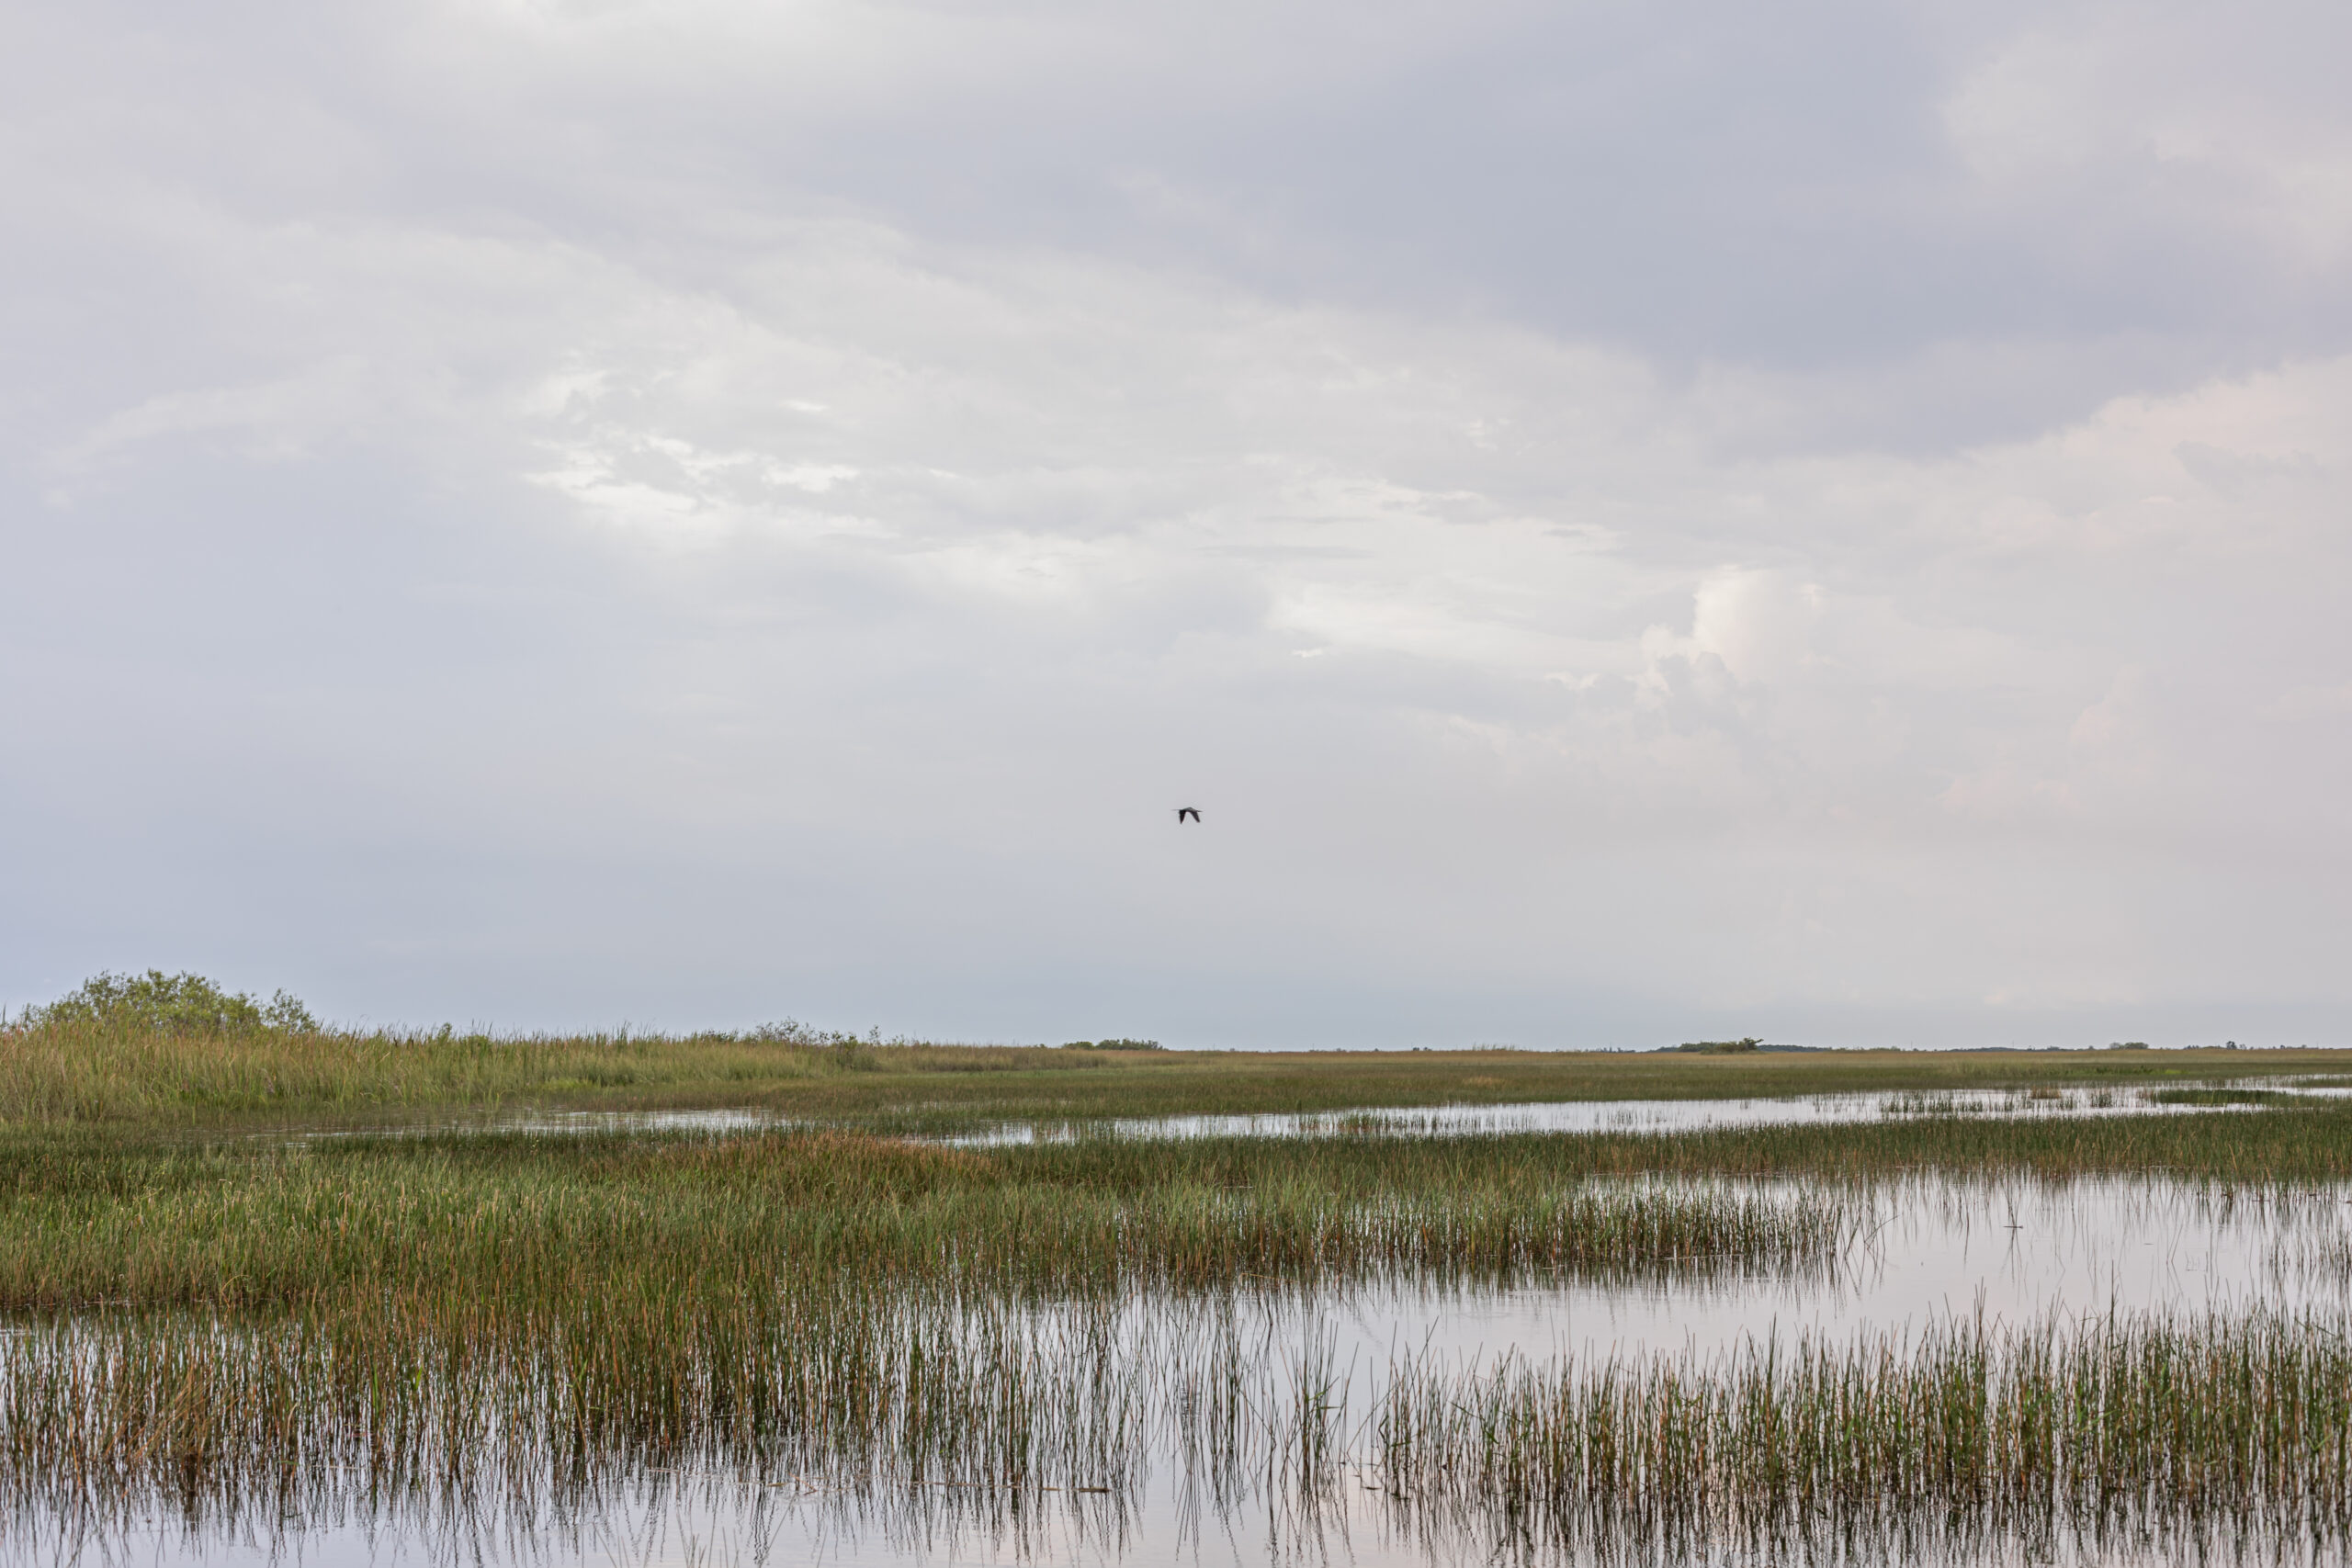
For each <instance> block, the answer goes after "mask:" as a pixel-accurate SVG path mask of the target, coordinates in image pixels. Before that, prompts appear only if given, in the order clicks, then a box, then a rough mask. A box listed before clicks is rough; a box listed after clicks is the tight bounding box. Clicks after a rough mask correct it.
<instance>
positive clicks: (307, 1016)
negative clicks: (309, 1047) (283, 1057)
mask: <svg viewBox="0 0 2352 1568" xmlns="http://www.w3.org/2000/svg"><path fill="white" fill-rule="evenodd" d="M28 1021H30V1022H31V1023H33V1024H35V1025H36V1026H43V1025H66V1026H71V1025H76V1024H78V1025H82V1026H84V1027H91V1026H95V1027H97V1028H102V1029H119V1030H124V1031H130V1032H142V1033H153V1034H175V1035H215V1034H256V1033H260V1032H265V1031H268V1032H277V1033H297V1032H300V1033H314V1032H317V1031H318V1028H319V1021H318V1020H317V1019H315V1018H313V1017H311V1010H310V1009H309V1008H306V1007H304V1006H303V1005H302V1003H301V1001H300V999H299V998H295V997H292V996H289V995H288V994H287V993H286V992H284V991H279V992H277V994H276V995H275V996H273V997H271V998H269V1000H268V1001H266V1002H257V1001H255V1000H254V998H252V997H251V996H249V995H247V994H246V993H244V992H243V991H235V992H231V991H224V990H222V989H221V988H220V987H219V986H217V985H215V984H214V983H213V982H212V981H210V980H208V979H206V978H205V977H204V976H201V975H196V974H183V975H166V974H164V972H163V971H162V970H161V969H150V970H148V971H147V973H145V974H144V975H115V974H101V975H97V976H94V977H92V978H90V979H87V980H85V981H83V982H82V984H81V987H80V988H78V989H76V990H74V991H71V992H69V993H67V994H66V995H64V996H62V997H60V998H58V999H57V1000H55V1001H53V1002H51V1003H50V1004H49V1005H48V1006H47V1007H42V1008H35V1009H33V1010H32V1011H31V1014H30V1016H29V1019H28Z"/></svg>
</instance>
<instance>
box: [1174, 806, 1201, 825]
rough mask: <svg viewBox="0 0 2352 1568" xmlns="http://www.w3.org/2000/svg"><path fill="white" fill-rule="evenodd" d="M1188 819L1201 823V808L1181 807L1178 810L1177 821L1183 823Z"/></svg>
mask: <svg viewBox="0 0 2352 1568" xmlns="http://www.w3.org/2000/svg"><path fill="white" fill-rule="evenodd" d="M1187 817H1189V818H1192V819H1193V821H1195V822H1197V821H1199V820H1200V819H1201V808H1200V807H1197V806H1180V807H1177V808H1176V820H1177V821H1179V822H1182V821H1183V820H1184V818H1187Z"/></svg>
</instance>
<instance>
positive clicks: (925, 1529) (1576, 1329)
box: [61, 1179, 2352, 1568]
mask: <svg viewBox="0 0 2352 1568" xmlns="http://www.w3.org/2000/svg"><path fill="white" fill-rule="evenodd" d="M1756 1190H1760V1191H1763V1192H1767V1193H1773V1192H1778V1193H1784V1194H1788V1195H1791V1196H1792V1197H1801V1195H1802V1191H1803V1190H1802V1189H1801V1188H1798V1187H1796V1186H1794V1185H1792V1184H1773V1183H1759V1184H1757V1188H1756ZM1844 1201H1850V1202H1852V1203H1853V1204H1854V1205H1855V1207H1856V1209H1857V1215H1858V1218H1859V1219H1860V1222H1861V1223H1860V1231H1859V1234H1858V1235H1857V1236H1856V1239H1855V1240H1854V1241H1853V1243H1852V1244H1851V1245H1850V1246H1849V1247H1848V1248H1847V1250H1846V1252H1845V1254H1844V1256H1843V1257H1842V1258H1840V1260H1839V1262H1838V1267H1837V1268H1836V1269H1834V1270H1831V1271H1829V1272H1828V1273H1827V1274H1826V1275H1812V1274H1807V1275H1804V1276H1801V1277H1799V1278H1795V1279H1781V1280H1759V1279H1747V1280H1740V1279H1732V1280H1716V1281H1713V1282H1710V1283H1705V1284H1691V1283H1683V1284H1667V1285H1656V1284H1652V1285H1645V1286H1640V1287H1604V1286H1597V1285H1580V1284H1569V1285H1566V1286H1562V1287H1556V1288H1555V1287H1528V1288H1520V1289H1512V1290H1475V1291H1460V1292H1456V1291H1442V1290H1423V1289H1419V1288H1411V1289H1373V1290H1364V1289H1359V1290H1355V1291H1351V1292H1346V1293H1344V1294H1342V1295H1326V1296H1319V1297H1316V1298H1311V1299H1309V1300H1307V1301H1304V1302H1302V1301H1299V1300H1297V1299H1295V1298H1274V1299H1272V1300H1268V1301H1260V1302H1255V1303H1251V1304H1250V1306H1249V1307H1248V1308H1247V1309H1246V1310H1247V1311H1249V1312H1250V1313H1251V1314H1257V1315H1256V1317H1255V1318H1254V1319H1253V1321H1257V1322H1259V1323H1260V1324H1261V1326H1262V1328H1263V1329H1264V1330H1265V1333H1264V1335H1263V1342H1264V1343H1266V1344H1269V1345H1271V1346H1272V1347H1274V1348H1275V1349H1276V1350H1277V1352H1281V1351H1284V1350H1287V1349H1289V1348H1295V1346H1297V1345H1298V1344H1299V1343H1300V1341H1301V1339H1302V1338H1303V1337H1306V1335H1307V1334H1308V1333H1309V1332H1310V1331H1313V1332H1314V1333H1316V1334H1317V1336H1318V1337H1327V1339H1328V1342H1329V1345H1330V1347H1331V1351H1332V1357H1333V1363H1334V1365H1335V1367H1336V1368H1337V1369H1339V1370H1340V1371H1342V1372H1344V1373H1349V1374H1350V1376H1351V1396H1350V1407H1351V1410H1356V1411H1362V1410H1365V1409H1368V1408H1369V1406H1370V1404H1371V1395H1372V1391H1373V1387H1374V1383H1375V1382H1376V1381H1377V1379H1378V1376H1379V1374H1380V1372H1381V1371H1382V1370H1383V1369H1385V1367H1386V1366H1387V1365H1388V1364H1389V1362H1390V1360H1391V1359H1392V1356H1394V1355H1395V1354H1397V1353H1402V1352H1414V1353H1426V1354H1431V1355H1435V1356H1438V1357H1441V1358H1442V1359H1445V1360H1446V1361H1447V1362H1448V1363H1449V1364H1451V1365H1453V1366H1454V1367H1456V1368H1462V1367H1467V1366H1470V1365H1473V1364H1479V1365H1487V1366H1491V1365H1492V1364H1493V1362H1494V1361H1495V1360H1496V1359H1497V1358H1498V1357H1499V1356H1500V1355H1502V1354H1503V1353H1505V1352H1507V1351H1516V1352H1518V1353H1520V1354H1522V1355H1525V1356H1528V1357H1532V1358H1534V1359H1549V1358H1551V1357H1553V1356H1555V1355H1561V1354H1573V1355H1577V1356H1587V1357H1590V1356H1606V1355H1608V1354H1609V1353H1611V1351H1612V1350H1613V1351H1615V1352H1618V1353H1621V1354H1628V1355H1630V1354H1638V1353H1644V1352H1662V1353H1669V1354H1671V1353H1676V1352H1681V1351H1685V1350H1689V1351H1693V1352H1696V1353H1699V1354H1702V1355H1704V1354H1706V1353H1708V1352H1710V1351H1712V1350H1714V1349H1717V1348H1722V1347H1723V1346H1724V1345H1726V1344H1728V1343H1732V1342H1736V1340H1738V1339H1739V1338H1740V1337H1744V1336H1756V1337H1765V1336H1770V1335H1778V1336H1779V1337H1781V1339H1782V1341H1783V1342H1786V1341H1787V1340H1789V1339H1792V1338H1793V1337H1796V1336H1798V1335H1801V1334H1806V1333H1811V1334H1815V1335H1816V1336H1820V1337H1826V1338H1831V1339H1847V1338H1851V1337H1856V1336H1860V1335H1865V1334H1876V1333H1884V1332H1890V1331H1899V1330H1901V1329H1904V1328H1905V1327H1906V1326H1916V1325H1919V1324H1920V1323H1922V1322H1924V1321H1926V1320H1927V1319H1928V1318H1930V1317H1933V1316H1940V1315H1945V1314H1960V1315H1968V1314H1974V1313H1976V1312H1978V1311H1980V1310H1981V1311H1982V1312H1984V1313H1985V1314H1986V1316H1987V1317H1988V1318H1993V1319H1998V1320H2003V1321H2006V1322H2009V1323H2023V1322H2034V1321H2040V1320H2041V1319H2043V1318H2045V1317H2047V1316H2048V1315H2050V1314H2098V1313H2103V1312H2105V1311H2107V1310H2108V1309H2109V1308H2110V1307H2114V1308H2120V1309H2123V1310H2127V1311H2128V1310H2136V1309H2169V1310H2173V1311H2177V1312H2181V1313H2185V1314H2202V1313H2203V1312H2205V1311H2207V1310H2209V1309H2216V1310H2221V1311H2225V1312H2232V1313H2235V1312H2241V1311H2245V1310H2247V1309H2249V1308H2252V1307H2255V1306H2259V1305H2272V1306H2283V1307H2290V1308H2292V1307H2298V1306H2304V1305H2312V1306H2341V1305H2343V1304H2345V1303H2346V1301H2347V1299H2352V1292H2347V1289H2346V1283H2347V1269H2346V1263H2347V1260H2352V1206H2347V1202H2346V1193H2345V1192H2343V1191H2339V1190H2330V1189H2325V1188H2316V1189H2313V1188H2305V1189H2299V1190H2267V1191H2264V1192H2261V1193H2253V1192H2251V1191H2248V1190H2239V1191H2237V1192H2235V1193H2233V1192H2231V1191H2228V1190H2219V1189H2214V1190H2203V1189H2199V1188H2194V1187H2189V1186H2184V1185H2181V1184H2177V1183H2172V1182H2166V1181H2139V1180H2100V1181H2079V1182H2075V1183H2073V1184H2071V1185H2055V1184H2044V1183H2041V1182H2036V1181H2031V1180H2000V1181H1985V1182H1973V1183H1972V1182H1951V1181H1946V1180H1942V1179H1910V1180H1905V1181H1904V1182H1901V1183H1899V1184H1895V1185H1892V1186H1887V1187H1883V1188H1880V1189H1878V1190H1875V1191H1858V1192H1856V1193H1854V1194H1852V1195H1850V1196H1849V1198H1847V1199H1845V1200H1844ZM1154 1310H1156V1309H1155V1308H1154V1307H1153V1306H1152V1305H1151V1304H1149V1303H1144V1304H1139V1305H1138V1306H1136V1307H1135V1308H1133V1309H1131V1313H1132V1314H1133V1315H1134V1316H1135V1317H1136V1319H1138V1320H1140V1318H1141V1317H1142V1316H1143V1315H1145V1314H1149V1313H1151V1312H1153V1311H1154ZM1364 1441H1365V1439H1363V1438H1361V1437H1360V1438H1359V1441H1358V1445H1357V1449H1358V1452H1359V1453H1361V1452H1362V1451H1363V1444H1364ZM1191 1505H1192V1506H1187V1501H1186V1499H1185V1497H1184V1496H1183V1495H1182V1490H1181V1484H1180V1476H1179V1475H1178V1474H1177V1473H1176V1467H1175V1466H1174V1465H1173V1464H1172V1463H1166V1462H1163V1463H1159V1464H1158V1465H1157V1466H1156V1467H1155V1472H1154V1474H1153V1477H1152V1479H1151V1482H1150V1483H1149V1484H1148V1486H1147V1487H1145V1488H1144V1489H1143V1491H1142V1493H1141V1494H1140V1495H1136V1496H1131V1497H1124V1498H1115V1499H1114V1498H1102V1497H1080V1496H1078V1495H1070V1494H1061V1495H1054V1494H1046V1495H1038V1496H1035V1497H1034V1498H1033V1499H1031V1500H1030V1501H1029V1502H1028V1503H1024V1505H1023V1507H1024V1508H1025V1509H1026V1513H1025V1514H1024V1515H1023V1517H1019V1518H1014V1517H1009V1516H1007V1515H1006V1514H1004V1513H1003V1512H1001V1510H991V1509H989V1508H986V1507H975V1508H970V1509H967V1510H966V1511H964V1512H963V1513H962V1514H961V1515H960V1517H959V1515H958V1513H957V1505H956V1502H954V1501H953V1500H944V1501H943V1502H942V1503H940V1504H939V1505H937V1506H934V1507H933V1509H932V1510H931V1511H929V1512H928V1513H927V1514H917V1515H913V1516H910V1515H909V1514H908V1513H907V1512H906V1511H905V1510H904V1509H903V1508H900V1509H899V1510H896V1511H891V1510H888V1509H873V1510H871V1511H867V1512H865V1513H864V1514H863V1516H862V1517H861V1506H860V1505H858V1504H856V1503H854V1502H853V1501H850V1500H847V1499H843V1498H840V1497H837V1496H832V1495H826V1494H821V1493H811V1494H798V1493H796V1492H795V1491H794V1490H793V1489H792V1488H789V1487H745V1486H743V1485H741V1484H739V1483H736V1482H734V1481H732V1480H724V1479H720V1478H715V1477H705V1478H699V1479H695V1478H689V1479H688V1480H687V1482H686V1483H684V1485H683V1486H677V1485H673V1487H672V1489H671V1490H669V1491H667V1492H665V1493H664V1494H662V1495H660V1496H659V1497H658V1498H656V1497H654V1496H651V1495H649V1494H648V1493H647V1492H645V1491H644V1490H642V1489H639V1490H638V1491H635V1492H628V1493H624V1494H622V1495H620V1496H619V1497H617V1498H616V1500H615V1501H614V1503H613V1504H612V1506H609V1507H607V1508H605V1509H604V1510H602V1511H600V1512H599V1513H598V1515H597V1516H596V1517H595V1518H594V1520H593V1521H592V1522H589V1523H585V1524H577V1523H575V1524H572V1525H564V1524H562V1523H560V1521H557V1520H555V1519H553V1518H552V1517H550V1518H548V1519H547V1520H545V1521H543V1522H542V1525H541V1526H540V1527H539V1528H534V1529H515V1528H513V1527H512V1525H511V1524H510V1525H508V1526H504V1527H501V1528H500V1529H497V1530H496V1531H494V1532H492V1534H491V1536H490V1538H489V1544H491V1545H492V1547H493V1548H494V1549H493V1550H492V1551H489V1552H488V1554H487V1555H486V1556H485V1557H484V1558H483V1559H482V1560H483V1561H484V1562H504V1563H521V1562H547V1563H551V1564H570V1563H597V1564H601V1563H607V1562H658V1563H677V1564H684V1563H701V1562H714V1563H715V1562H768V1563H777V1564H784V1563H828V1562H838V1563H842V1564H845V1565H883V1564H899V1563H906V1564H914V1563H922V1564H930V1565H938V1568H947V1565H951V1564H983V1563H985V1564H998V1563H1006V1564H1012V1563H1021V1562H1031V1563H1051V1564H1090V1563H1105V1564H1107V1563H1114V1562H1115V1563H1120V1564H1156V1563H1169V1564H1177V1563H1184V1564H1202V1565H1214V1568H1228V1565H1230V1568H1272V1565H1275V1564H1283V1565H1285V1568H1287V1565H1289V1564H1293V1563H1301V1564H1303V1563H1332V1564H1336V1563H1346V1562H1357V1563H1363V1564H1366V1565H1367V1568H1372V1565H1383V1568H1385V1565H1387V1564H1406V1563H1426V1562H1431V1561H1432V1560H1433V1558H1432V1554H1431V1552H1430V1551H1429V1550H1427V1549H1425V1548H1421V1547H1417V1546H1414V1545H1412V1544H1411V1543H1410V1542H1409V1541H1408V1540H1405V1539H1404V1538H1402V1537H1400V1536H1399V1535H1397V1533H1396V1532H1395V1527H1394V1525H1393V1524H1392V1522H1391V1520H1390V1518H1389V1517H1388V1516H1387V1515H1386V1513H1385V1507H1386V1502H1385V1498H1384V1497H1383V1496H1382V1495H1378V1494H1376V1493H1374V1492H1370V1491H1367V1490H1365V1489H1363V1487H1361V1486H1358V1485H1356V1484H1354V1483H1346V1484H1343V1485H1342V1487H1341V1490H1340V1493H1339V1494H1338V1505H1337V1509H1338V1511H1337V1512H1336V1514H1333V1515H1332V1516H1330V1517H1327V1518H1326V1519H1325V1520H1324V1522H1323V1524H1322V1525H1321V1526H1320V1527H1318V1528H1317V1529H1313V1530H1306V1531H1304V1532H1301V1531H1300V1530H1299V1529H1297V1528H1296V1522H1295V1521H1290V1522H1285V1521H1284V1520H1283V1518H1282V1517H1281V1516H1279V1515H1278V1514H1275V1513H1272V1512H1270V1510H1269V1508H1268V1506H1267V1505H1266V1503H1265V1502H1264V1500H1263V1499H1262V1498H1249V1499H1243V1500H1241V1501H1240V1502H1239V1503H1238V1506H1234V1507H1232V1508H1231V1509H1229V1510H1228V1511H1227V1512H1226V1513H1225V1514H1224V1515H1223V1516H1220V1514H1219V1512H1218V1511H1217V1510H1216V1508H1214V1507H1209V1506H1202V1500H1201V1499H1200V1498H1198V1497H1194V1498H1193V1499H1192V1500H1191ZM484 1544H485V1542H484V1540H481V1539H469V1540H467V1541H466V1542H465V1543H464V1545H463V1547H462V1548H460V1547H459V1546H458V1544H457V1543H455V1542H453V1541H452V1540H448V1539H446V1538H445V1539H440V1540H435V1539H432V1538H430V1537H428V1536H424V1535H419V1534H416V1533H413V1532H410V1531H406V1530H380V1529H379V1530H378V1531H375V1532H370V1531H368V1530H367V1529H361V1528H359V1527H357V1526H356V1524H355V1525H352V1526H348V1527H345V1528H340V1529H320V1530H312V1531H310V1532H307V1533H306V1534H304V1535H303V1536H302V1537H301V1538H300V1548H299V1550H300V1561H301V1562H307V1563H320V1564H331V1565H345V1564H358V1563H379V1564H393V1563H398V1564H412V1563H417V1564H421V1563H428V1562H447V1561H452V1560H454V1559H456V1558H458V1557H459V1556H467V1557H470V1556H471V1554H472V1552H473V1551H474V1550H475V1549H476V1548H478V1547H481V1546H482V1545H484ZM289 1547H290V1542H289V1543H282V1544H280V1545H278V1546H277V1548H276V1549H275V1550H274V1551H273V1549H272V1546H271V1544H270V1542H269V1539H268V1536H267V1534H266V1531H263V1532H261V1533H258V1534H255V1535H253V1536H251V1537H250V1538H249V1539H246V1540H242V1541H239V1540H221V1539H218V1538H214V1539H209V1540H206V1541H204V1542H203V1543H202V1544H201V1545H198V1546H191V1545H190V1544H189V1543H187V1542H184V1541H176V1540H173V1539H172V1537H171V1535H170V1533H169V1532H164V1533H160V1534H156V1535H149V1536H146V1537H144V1538H143V1539H137V1540H129V1541H126V1540H123V1538H121V1537H119V1536H118V1537H115V1538H113V1540H112V1541H111V1542H110V1544H109V1546H108V1548H107V1549H105V1550H103V1551H98V1550H94V1551H85V1554H84V1555H83V1557H82V1558H81V1559H80V1561H82V1562H141V1563H156V1564H175V1565H177V1564H193V1563H207V1564H221V1565H228V1564H238V1565H243V1564H260V1563H264V1562H289V1561H293V1560H294V1557H293V1554H292V1551H290V1550H289ZM61 1560H62V1559H61ZM1435 1560H1439V1561H1446V1560H1450V1557H1449V1555H1448V1554H1440V1555H1439V1556H1438V1557H1437V1559H1435ZM1466 1560H1467V1561H1477V1560H1478V1559H1477V1557H1476V1555H1474V1556H1472V1557H1470V1558H1468V1559H1466ZM2065 1560H2066V1558H2065V1556H2064V1553H2061V1555H2060V1557H2059V1558H2058V1561H2061V1562H2064V1561H2065ZM2094 1561H2100V1562H2131V1561H2136V1559H2133V1558H2131V1557H2128V1556H2126V1557H2117V1558H2105V1559H2094Z"/></svg>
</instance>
